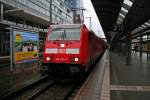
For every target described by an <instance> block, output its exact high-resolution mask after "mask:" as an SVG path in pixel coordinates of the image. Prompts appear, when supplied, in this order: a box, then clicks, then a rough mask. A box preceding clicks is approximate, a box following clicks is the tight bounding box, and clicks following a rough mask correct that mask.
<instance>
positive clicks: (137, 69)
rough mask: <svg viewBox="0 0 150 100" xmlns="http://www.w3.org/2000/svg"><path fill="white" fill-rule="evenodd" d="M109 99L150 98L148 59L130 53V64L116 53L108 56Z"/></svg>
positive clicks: (147, 99)
mask: <svg viewBox="0 0 150 100" xmlns="http://www.w3.org/2000/svg"><path fill="white" fill-rule="evenodd" d="M110 65H111V66H110V84H111V88H110V89H111V92H110V98H111V100H150V59H149V60H148V59H147V55H146V54H145V53H143V55H142V57H140V55H139V52H134V53H132V64H131V65H126V57H125V56H123V55H119V54H118V53H111V56H110Z"/></svg>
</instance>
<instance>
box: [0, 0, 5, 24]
mask: <svg viewBox="0 0 150 100" xmlns="http://www.w3.org/2000/svg"><path fill="white" fill-rule="evenodd" d="M0 5H1V12H0V14H1V15H0V20H1V21H2V20H3V12H4V5H3V4H2V3H1V4H0Z"/></svg>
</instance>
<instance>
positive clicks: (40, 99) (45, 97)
mask: <svg viewBox="0 0 150 100" xmlns="http://www.w3.org/2000/svg"><path fill="white" fill-rule="evenodd" d="M76 88H77V85H62V84H61V85H60V84H55V85H54V86H53V87H51V88H49V89H47V90H46V91H44V92H43V93H42V94H40V95H39V96H37V97H36V98H34V100H68V99H69V100H72V99H73V94H75V90H76Z"/></svg>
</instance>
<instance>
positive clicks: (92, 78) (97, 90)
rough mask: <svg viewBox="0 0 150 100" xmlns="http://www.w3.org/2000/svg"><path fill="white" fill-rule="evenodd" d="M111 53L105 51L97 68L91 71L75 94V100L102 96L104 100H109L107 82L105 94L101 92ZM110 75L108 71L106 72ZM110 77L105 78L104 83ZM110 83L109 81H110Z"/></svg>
mask: <svg viewBox="0 0 150 100" xmlns="http://www.w3.org/2000/svg"><path fill="white" fill-rule="evenodd" d="M108 59H109V55H108V51H106V52H105V53H104V55H103V56H102V58H101V59H100V60H99V62H98V63H97V64H96V66H95V68H94V69H93V70H92V72H91V73H90V75H89V77H88V78H87V80H86V81H85V82H84V84H83V85H82V87H81V88H80V90H79V91H78V93H77V95H76V96H75V98H74V100H100V97H101V96H102V97H103V100H109V97H110V96H109V95H110V94H108V93H109V92H110V91H109V88H107V86H106V85H109V84H105V87H104V91H103V94H101V92H102V91H101V89H102V84H103V79H104V76H105V72H106V71H105V70H106V68H107V70H108V69H109V64H108V63H109V60H108ZM107 72H108V71H107ZM106 74H107V75H108V73H106ZM108 81H109V79H107V77H106V79H105V82H104V83H107V82H108ZM108 83H109V82H108ZM106 92H107V93H106Z"/></svg>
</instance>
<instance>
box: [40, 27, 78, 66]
mask: <svg viewBox="0 0 150 100" xmlns="http://www.w3.org/2000/svg"><path fill="white" fill-rule="evenodd" d="M80 46H81V42H80V27H57V28H54V29H52V31H51V32H49V33H48V34H47V39H46V42H45V51H44V53H43V62H44V63H57V64H62V63H64V64H79V63H80V56H81V55H80Z"/></svg>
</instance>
